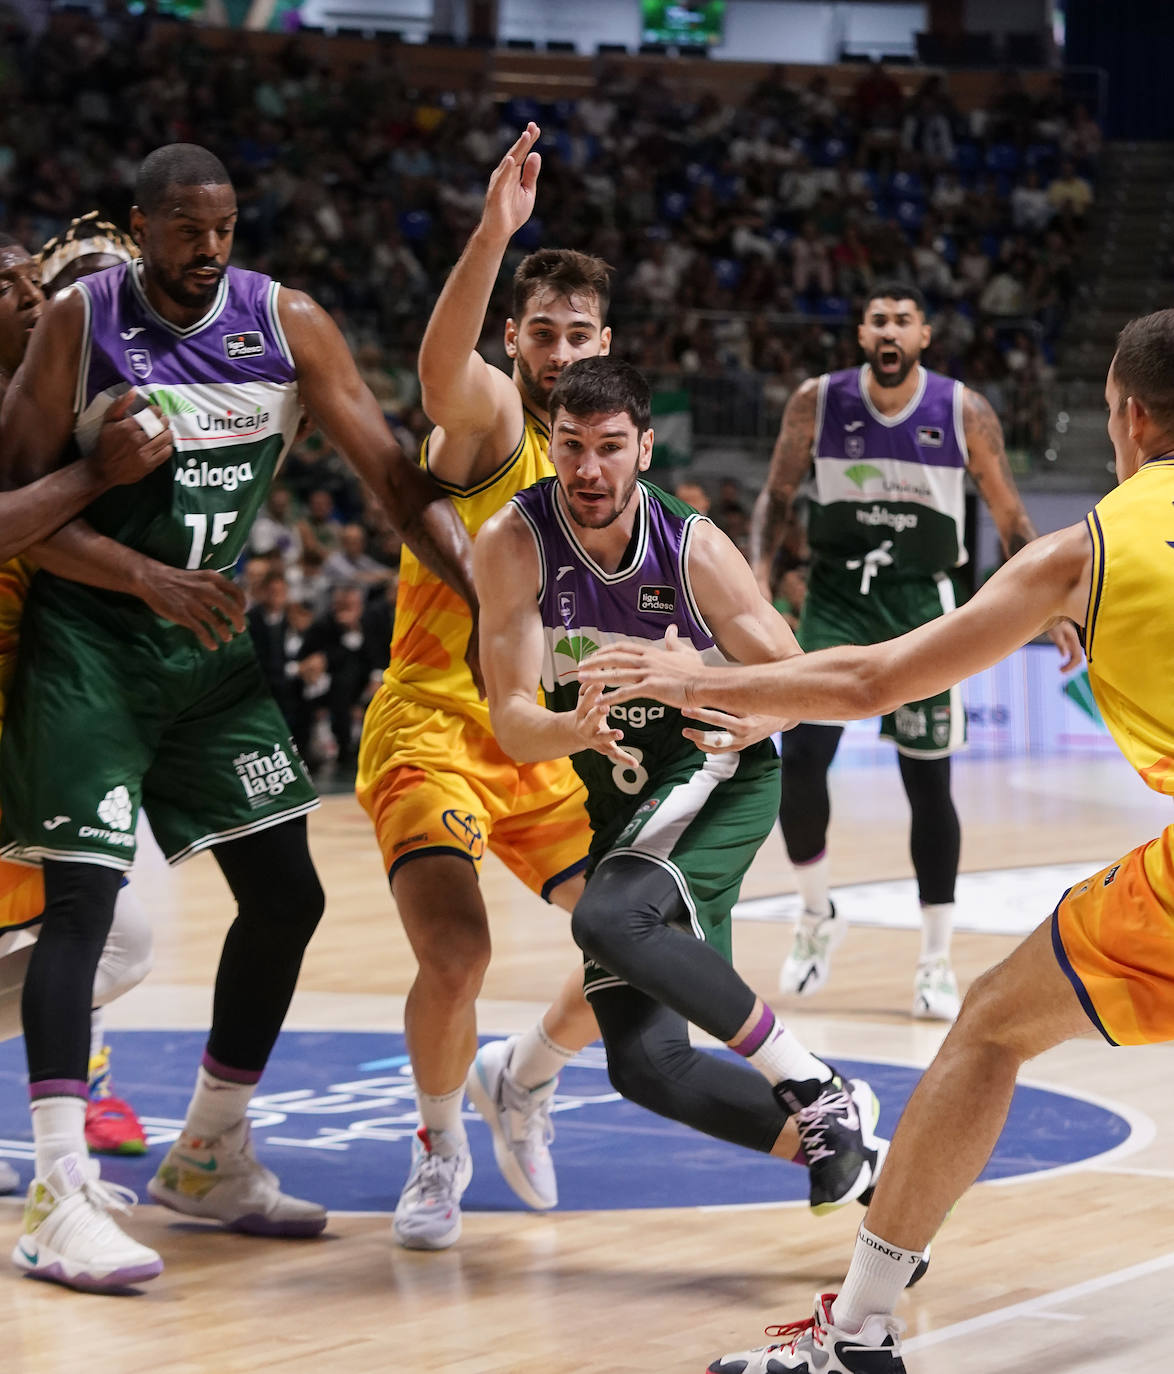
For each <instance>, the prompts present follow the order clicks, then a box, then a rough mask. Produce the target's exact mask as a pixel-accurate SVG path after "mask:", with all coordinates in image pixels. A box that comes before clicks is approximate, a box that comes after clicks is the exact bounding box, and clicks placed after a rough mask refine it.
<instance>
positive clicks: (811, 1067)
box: [730, 1007, 832, 1085]
mask: <svg viewBox="0 0 1174 1374" xmlns="http://www.w3.org/2000/svg"><path fill="white" fill-rule="evenodd" d="M767 1018H769V1020H768V1019H767ZM754 1044H757V1046H758V1048H757V1049H754V1050H750V1049H749V1046H751V1045H754ZM730 1048H731V1049H734V1050H736V1051H737V1052H738V1053H739V1054H741V1055H742V1056H743V1058H744V1059H745V1060H746V1062H747V1063H748V1064H753V1065H754V1067H755V1068H756V1069H757V1070H758V1072H759V1073H760V1074H762V1075H763V1077H764V1078H765V1079H766V1080H767V1082H768V1083H770V1084H772V1085H773V1084H775V1083H787V1082H793V1083H805V1082H807V1081H808V1080H809V1079H812V1078H814V1079H816V1080H817V1081H818V1082H820V1083H830V1082H831V1079H832V1071H831V1069H829V1068H828V1066H827V1065H826V1064H825V1063H824V1062H823V1060H822V1059H816V1057H815V1055H813V1054H812V1053H811V1051H810V1050H809V1049H807V1047H806V1046H805V1045H804V1044H803V1042H802V1041H801V1040H800V1039H799V1037H798V1036H797V1035H796V1034H795V1032H794V1031H789V1030H787V1028H786V1027H785V1026H784V1025H783V1024H782V1022H781V1021H777V1020H775V1014H774V1012H773V1011H771V1009H770V1008H769V1007H763V1009H762V1017H761V1019H760V1020H759V1022H758V1025H757V1026H755V1028H754V1029H753V1030H752V1031H751V1032H750V1034H749V1035H748V1036H747V1037H746V1038H745V1040H743V1041H742V1043H741V1044H740V1045H732V1046H731V1047H730Z"/></svg>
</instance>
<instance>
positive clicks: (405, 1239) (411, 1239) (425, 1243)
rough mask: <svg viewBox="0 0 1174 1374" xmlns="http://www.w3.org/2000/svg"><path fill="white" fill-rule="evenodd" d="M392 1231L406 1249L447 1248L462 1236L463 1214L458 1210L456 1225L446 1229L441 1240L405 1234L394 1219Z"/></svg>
mask: <svg viewBox="0 0 1174 1374" xmlns="http://www.w3.org/2000/svg"><path fill="white" fill-rule="evenodd" d="M391 1232H392V1235H394V1236H395V1238H396V1240H397V1241H398V1242H399V1244H400V1245H402V1246H403V1248H404V1249H405V1250H447V1249H448V1248H449V1247H450V1246H452V1245H455V1244H456V1243H457V1241H458V1240H460V1238H461V1214H460V1212H459V1211H458V1212H457V1222H456V1225H455V1226H454V1227H453V1228H452V1230H450V1231H446V1232H445V1233H444V1235H443V1236H441V1237H440V1239H439V1240H437V1239H435V1238H432V1237H427V1236H412V1235H405V1234H404V1233H403V1232H402V1231H401V1230H400V1228H399V1225H398V1224H397V1223H396V1222H395V1221H392V1224H391Z"/></svg>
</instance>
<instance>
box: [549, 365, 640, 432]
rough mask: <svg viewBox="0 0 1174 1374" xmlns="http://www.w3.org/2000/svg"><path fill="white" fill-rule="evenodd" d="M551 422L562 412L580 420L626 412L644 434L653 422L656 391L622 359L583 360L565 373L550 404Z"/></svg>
mask: <svg viewBox="0 0 1174 1374" xmlns="http://www.w3.org/2000/svg"><path fill="white" fill-rule="evenodd" d="M548 404H549V409H550V423H551V424H552V425H553V424H554V421H555V416H556V415H557V414H558V412H559V411H560V410H565V411H566V412H567V414H568V415H573V416H574V417H575V418H576V419H577V420H582V419H585V418H586V417H587V416H588V415H618V414H619V413H620V412H621V411H625V412H626V413H627V415H628V417H629V419H630V420H631V421H632V423H633V424H634V425H635V426H636V433H637V434H643V433H644V431H645V430H646V429H648V428H649V426H650V425H651V423H652V390H651V388H650V387H649V385H648V383H647V382H646V381H645V380H644V378H643V376H642V375H641V374H640V373H639V372H637V371H636V369H635V368H634V367H633V366H632V364H631V363H625V362H623V361H621V360H620V359H619V358H609V357H599V358H580V359H579V361H578V362H577V363H572V364H571V365H570V367H568V368H567V369H566V371H565V372H563V374H562V376H560V377H559V379H558V381H557V382H555V384H554V389H553V390H552V391H551V393H550V401H549V403H548Z"/></svg>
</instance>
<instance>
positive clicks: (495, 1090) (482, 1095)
mask: <svg viewBox="0 0 1174 1374" xmlns="http://www.w3.org/2000/svg"><path fill="white" fill-rule="evenodd" d="M516 1043H517V1036H511V1038H510V1039H509V1040H491V1041H490V1042H489V1044H488V1045H482V1046H481V1048H480V1049H479V1050H478V1051H477V1057H476V1058H475V1059H474V1060H473V1063H472V1065H471V1066H470V1068H469V1076H468V1077H467V1078H466V1079H465V1091H466V1092H467V1093H468V1094H469V1101H470V1102H471V1103H472V1104H473V1106H474V1107H475V1108H476V1109H477V1111H478V1112H479V1113H480V1114H481V1116H482V1118H483V1119H484V1121H485V1124H486V1125H487V1126H488V1127H489V1129H490V1131H491V1132H492V1134H493V1155H494V1158H495V1159H496V1160H497V1167H498V1168H499V1169H500V1170H501V1172H502V1177H503V1178H504V1179H505V1181H506V1182H507V1183H508V1184H509V1185H510V1187H511V1188H512V1189H513V1190H514V1192H515V1193H517V1195H518V1196H519V1197H520V1198H521V1199H522V1201H523V1202H524V1203H525V1204H526V1206H527V1207H533V1208H535V1209H536V1210H537V1211H540V1212H544V1211H546V1210H547V1209H548V1208H550V1207H557V1206H558V1181H557V1179H556V1178H555V1176H554V1161H553V1160H552V1159H551V1157H550V1142H551V1141H552V1140H553V1139H554V1127H553V1126H552V1125H551V1122H550V1103H551V1099H552V1098H553V1097H554V1089H555V1085H556V1084H557V1082H558V1079H557V1078H552V1079H551V1080H550V1082H549V1083H543V1084H542V1085H541V1086H540V1087H537V1088H523V1087H521V1086H520V1085H519V1084H517V1083H515V1082H514V1080H513V1079H512V1078H511V1077H510V1071H509V1066H510V1061H511V1059H512V1058H513V1053H514V1045H515V1044H516Z"/></svg>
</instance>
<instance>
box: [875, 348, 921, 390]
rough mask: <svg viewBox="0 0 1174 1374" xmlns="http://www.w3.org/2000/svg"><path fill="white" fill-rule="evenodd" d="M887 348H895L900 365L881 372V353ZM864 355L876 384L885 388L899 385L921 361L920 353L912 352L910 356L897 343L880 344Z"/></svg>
mask: <svg viewBox="0 0 1174 1374" xmlns="http://www.w3.org/2000/svg"><path fill="white" fill-rule="evenodd" d="M888 349H893V350H895V352H897V353H898V354H899V355H900V358H901V366H900V367H898V368H897V369H896V370H895V371H894V372H883V371H882V370H881V368H880V365H879V363H880V355H881V353H882V352H885V351H887V350H888ZM864 356H865V357H866V358H867V359H868V366H869V367H870V368H871V369H872V375H873V377H875V378H876V384H877V386H883V387H885V388H886V389H889V388H892V387H898V386H900V385H901V383H902V382H903V381H904V380H905V378H906V377H908V376H909V374H910V372H912V371H913V369H914V368H915V367H916V366H917V364H918V363H919V362H920V361H921V354H920V353H914V354H913V355H912V356H910V355H908V354H907V353H906V352H905V350H904V349H903V348H901V347H900V345H898V344H881V345H880V346H879V347H877V348H874V349H873V350H872V352H871V353H865V355H864Z"/></svg>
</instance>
